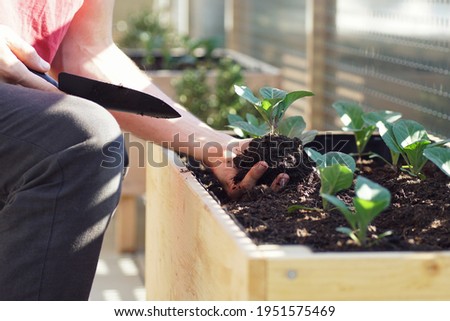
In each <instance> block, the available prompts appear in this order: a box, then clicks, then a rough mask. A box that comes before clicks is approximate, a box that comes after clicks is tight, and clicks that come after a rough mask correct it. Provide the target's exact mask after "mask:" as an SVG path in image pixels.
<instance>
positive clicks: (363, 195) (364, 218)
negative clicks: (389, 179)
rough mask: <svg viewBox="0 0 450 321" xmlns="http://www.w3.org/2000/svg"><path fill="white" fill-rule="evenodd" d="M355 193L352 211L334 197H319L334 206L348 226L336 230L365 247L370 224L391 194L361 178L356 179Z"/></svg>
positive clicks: (328, 195) (385, 204)
mask: <svg viewBox="0 0 450 321" xmlns="http://www.w3.org/2000/svg"><path fill="white" fill-rule="evenodd" d="M355 193H356V196H355V197H354V198H353V206H354V210H353V211H352V210H350V208H348V207H347V205H346V204H345V203H344V202H343V201H341V200H340V199H339V198H337V197H336V196H334V195H330V194H321V196H322V198H324V199H326V200H327V201H328V202H330V203H331V204H333V205H334V206H336V208H337V209H338V210H339V211H340V212H341V213H342V214H343V215H344V216H345V219H346V220H347V222H348V224H349V225H350V228H348V227H339V228H337V229H336V230H337V231H339V232H341V233H344V234H346V235H348V236H349V237H350V238H351V239H352V240H353V241H354V242H355V243H356V244H357V245H360V246H365V245H366V244H367V231H368V228H369V226H370V223H371V222H372V221H373V219H374V218H375V217H377V216H378V215H379V214H380V213H381V212H382V211H384V210H385V209H386V208H387V207H388V206H389V205H390V203H391V193H390V192H389V191H388V190H387V189H386V188H384V187H382V186H381V185H379V184H377V183H375V182H372V181H371V180H369V179H367V178H364V177H362V176H358V177H357V178H356V184H355ZM390 234H391V232H386V233H383V234H381V235H378V237H377V238H378V239H380V238H382V237H384V236H387V235H390Z"/></svg>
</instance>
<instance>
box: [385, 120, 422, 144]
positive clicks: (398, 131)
mask: <svg viewBox="0 0 450 321" xmlns="http://www.w3.org/2000/svg"><path fill="white" fill-rule="evenodd" d="M392 130H393V132H394V137H395V140H396V141H397V143H398V144H399V145H400V147H402V148H405V147H407V146H409V145H412V144H414V143H416V142H418V141H423V140H430V139H429V138H428V135H427V132H426V130H425V128H424V127H423V126H422V125H421V124H419V123H418V122H416V121H414V120H405V119H401V120H399V121H397V122H396V123H394V124H393V125H392Z"/></svg>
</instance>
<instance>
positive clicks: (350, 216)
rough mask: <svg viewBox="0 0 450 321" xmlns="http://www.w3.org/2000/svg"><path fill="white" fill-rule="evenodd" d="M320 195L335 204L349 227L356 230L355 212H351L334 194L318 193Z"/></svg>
mask: <svg viewBox="0 0 450 321" xmlns="http://www.w3.org/2000/svg"><path fill="white" fill-rule="evenodd" d="M320 196H321V197H322V198H323V199H325V200H326V201H327V202H329V203H331V204H333V205H334V206H336V208H337V209H338V210H339V211H340V212H341V213H342V214H343V215H344V217H345V219H346V220H347V222H348V224H350V227H351V228H352V229H354V230H356V228H357V226H356V220H355V214H353V213H352V212H351V211H350V210H349V209H348V207H347V205H345V203H344V202H343V201H341V200H340V199H339V198H337V197H336V196H334V195H329V194H324V193H322V194H320Z"/></svg>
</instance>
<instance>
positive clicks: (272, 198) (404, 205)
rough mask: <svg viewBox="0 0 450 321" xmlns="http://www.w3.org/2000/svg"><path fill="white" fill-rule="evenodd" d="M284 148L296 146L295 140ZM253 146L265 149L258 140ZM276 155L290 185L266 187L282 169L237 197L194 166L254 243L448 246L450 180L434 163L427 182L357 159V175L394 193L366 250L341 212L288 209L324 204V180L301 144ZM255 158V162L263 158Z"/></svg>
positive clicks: (328, 247)
mask: <svg viewBox="0 0 450 321" xmlns="http://www.w3.org/2000/svg"><path fill="white" fill-rule="evenodd" d="M274 144H275V145H276V144H278V143H274ZM286 146H298V145H296V143H295V144H294V145H291V144H287V145H286ZM253 147H255V148H256V149H258V148H259V149H261V146H259V143H257V144H256V145H254V146H253ZM296 148H297V147H294V149H293V150H294V151H295V149H296ZM288 149H289V148H288ZM291 151H292V150H291ZM248 153H249V154H247V155H246V157H241V158H240V159H241V161H242V160H245V161H246V162H245V166H244V167H245V168H247V170H248V167H249V165H251V162H248V156H249V155H250V154H254V150H253V151H252V150H250V151H249V152H248ZM275 155H276V157H273V156H272V157H273V158H274V163H281V164H282V169H281V171H286V172H290V173H289V175H290V176H291V179H290V181H289V184H288V185H287V186H286V187H285V188H284V189H283V190H282V191H280V192H278V193H274V192H272V191H271V190H270V189H269V188H268V187H267V185H268V184H269V182H271V180H272V179H273V177H275V176H276V175H277V173H279V172H280V169H278V170H276V171H275V172H274V173H272V174H269V175H268V176H267V179H265V180H264V181H263V183H262V184H261V185H258V186H257V187H255V188H254V189H253V190H252V191H249V192H248V194H247V195H245V196H244V197H242V198H241V199H240V200H239V201H230V200H229V199H227V197H226V195H225V193H224V192H223V190H222V188H221V186H220V184H218V183H217V181H216V180H215V178H214V176H213V175H211V174H210V173H209V172H208V171H207V170H204V169H199V168H198V167H197V166H194V167H192V168H191V169H192V170H193V172H194V174H195V175H196V177H197V178H198V179H199V181H200V182H202V183H203V185H204V186H205V188H206V189H207V190H209V191H210V193H211V194H212V195H213V196H214V197H215V198H216V199H217V200H218V202H219V203H220V204H221V205H222V207H223V208H224V209H225V211H226V212H228V213H229V214H230V216H231V217H232V218H234V219H235V221H236V222H237V224H239V225H240V226H241V228H242V229H243V230H244V231H245V232H246V233H247V234H248V236H249V237H250V238H251V239H252V240H253V241H254V242H255V243H256V244H303V245H307V246H308V247H310V248H311V249H312V250H313V251H317V252H321V251H361V250H363V251H368V250H370V251H384V250H388V251H390V250H392V251H440V250H449V249H450V179H449V177H448V176H446V175H445V174H444V173H443V172H442V171H440V170H439V169H438V168H437V167H436V166H435V165H434V164H432V163H431V162H428V164H427V165H426V166H425V169H424V172H425V175H426V176H427V178H426V180H423V181H421V180H419V179H418V178H415V177H412V176H410V175H408V174H406V173H404V172H396V171H395V170H393V169H392V168H391V167H390V166H388V165H385V164H384V163H383V164H380V163H376V162H373V161H372V160H370V161H367V160H366V161H363V162H360V163H358V169H357V173H356V174H357V175H363V176H365V177H367V178H369V179H371V180H373V181H375V182H377V183H379V184H381V185H382V186H384V187H386V188H387V189H389V190H390V192H391V195H392V200H391V205H390V206H389V208H388V209H387V210H385V211H384V212H382V213H381V214H380V215H379V216H378V217H377V218H376V219H375V220H374V221H373V222H372V225H371V226H370V232H369V236H370V238H371V239H370V245H369V246H368V247H364V248H362V247H359V246H357V245H355V244H354V243H353V241H351V240H350V239H349V238H348V237H347V236H346V235H344V234H341V233H339V232H337V231H336V228H337V227H340V226H348V224H347V222H346V220H345V219H344V217H343V215H342V214H341V213H340V212H338V211H337V210H332V211H330V212H325V211H321V210H320V211H306V210H300V211H296V212H293V213H288V207H290V206H291V205H296V204H301V205H303V206H306V207H310V208H314V207H317V208H320V207H321V206H322V200H321V198H320V196H319V189H320V179H319V177H318V175H317V173H316V172H315V171H312V170H311V169H310V163H308V161H306V163H303V165H304V166H303V165H302V164H299V163H298V160H299V159H301V160H302V161H303V162H305V159H307V158H305V157H304V156H303V150H302V147H301V146H300V149H299V150H297V151H295V152H294V155H295V156H294V157H291V156H292V155H286V154H283V153H281V154H280V155H281V156H280V155H279V154H278V153H275ZM244 156H245V155H244ZM278 156H280V157H278ZM259 157H261V156H259ZM256 158H257V160H256V161H258V160H260V159H261V158H258V157H256ZM238 160H239V159H238ZM238 160H236V161H238ZM256 161H255V162H256ZM291 165H296V166H291ZM243 173H245V170H244V171H243ZM240 175H243V174H240ZM355 176H356V175H355ZM238 179H239V178H238ZM353 196H354V191H353V190H352V189H349V190H347V191H344V192H341V193H339V194H338V197H339V198H341V199H342V200H343V201H344V202H346V203H347V204H351V199H352V197H353ZM386 231H392V235H391V236H387V237H385V238H382V239H377V238H376V235H379V234H381V233H383V232H386Z"/></svg>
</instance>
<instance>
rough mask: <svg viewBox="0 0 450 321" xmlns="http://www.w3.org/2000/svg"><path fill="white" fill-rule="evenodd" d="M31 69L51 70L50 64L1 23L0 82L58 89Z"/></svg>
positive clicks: (39, 70)
mask: <svg viewBox="0 0 450 321" xmlns="http://www.w3.org/2000/svg"><path fill="white" fill-rule="evenodd" d="M29 69H32V70H35V71H37V72H42V73H46V72H48V71H49V70H50V65H49V64H48V63H47V62H46V61H44V60H43V59H42V58H41V57H40V56H39V55H38V53H37V52H36V50H35V49H34V48H33V47H32V46H31V45H30V44H28V43H27V42H25V41H24V40H23V39H22V38H21V37H20V36H19V35H17V34H16V33H15V32H14V31H13V30H12V29H11V28H9V27H7V26H4V25H0V82H6V83H10V84H14V85H21V86H24V87H30V88H36V89H41V90H47V91H58V89H57V88H56V87H55V86H53V85H51V84H50V83H48V82H47V81H45V80H44V79H42V78H41V77H39V76H37V75H35V74H34V73H32V72H31V71H30V70H29Z"/></svg>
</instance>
